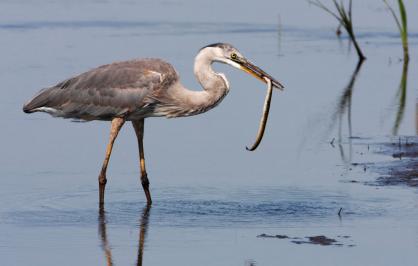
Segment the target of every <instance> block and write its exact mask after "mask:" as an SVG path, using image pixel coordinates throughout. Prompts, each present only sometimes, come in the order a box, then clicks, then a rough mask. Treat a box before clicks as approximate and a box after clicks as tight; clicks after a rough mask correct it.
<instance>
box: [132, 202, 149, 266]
mask: <svg viewBox="0 0 418 266" xmlns="http://www.w3.org/2000/svg"><path fill="white" fill-rule="evenodd" d="M150 209H151V205H150V204H147V206H145V208H144V209H143V211H142V217H141V221H140V224H139V226H140V228H139V243H138V259H137V262H136V265H137V266H142V260H143V258H144V245H145V238H146V236H147V230H148V218H149V212H150Z"/></svg>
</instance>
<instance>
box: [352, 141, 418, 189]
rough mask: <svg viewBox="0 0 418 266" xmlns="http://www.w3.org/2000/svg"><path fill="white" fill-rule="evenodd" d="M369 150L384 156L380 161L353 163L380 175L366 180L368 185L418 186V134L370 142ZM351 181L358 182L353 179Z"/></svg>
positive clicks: (365, 143) (353, 165)
mask: <svg viewBox="0 0 418 266" xmlns="http://www.w3.org/2000/svg"><path fill="white" fill-rule="evenodd" d="M360 145H363V146H366V145H367V150H368V152H370V153H372V154H375V155H381V156H383V157H382V158H383V159H382V160H379V161H364V162H355V163H351V166H352V167H357V168H359V167H361V168H362V169H363V170H364V172H366V171H367V170H368V171H371V172H373V173H376V174H377V175H378V176H377V178H376V179H375V180H372V181H366V182H364V183H365V184H367V185H375V186H392V185H406V186H410V187H418V138H417V137H416V136H408V137H396V138H395V137H394V138H391V139H387V140H385V141H382V142H380V141H379V142H376V143H368V142H363V143H361V144H360ZM350 182H358V181H357V180H351V181H350Z"/></svg>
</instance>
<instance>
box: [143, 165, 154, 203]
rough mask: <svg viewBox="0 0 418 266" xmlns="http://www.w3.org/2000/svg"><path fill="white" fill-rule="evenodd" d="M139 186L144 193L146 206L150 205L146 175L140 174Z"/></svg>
mask: <svg viewBox="0 0 418 266" xmlns="http://www.w3.org/2000/svg"><path fill="white" fill-rule="evenodd" d="M141 184H142V188H143V189H144V192H145V197H146V198H147V205H151V204H152V199H151V193H150V192H149V180H148V175H147V173H146V172H144V173H142V174H141Z"/></svg>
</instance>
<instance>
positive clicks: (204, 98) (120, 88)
mask: <svg viewBox="0 0 418 266" xmlns="http://www.w3.org/2000/svg"><path fill="white" fill-rule="evenodd" d="M213 62H221V63H225V64H228V65H231V66H233V67H235V68H238V69H241V70H244V71H245V72H247V73H250V74H251V75H253V76H255V77H256V78H258V79H260V80H261V81H263V82H269V83H271V85H272V86H273V87H276V88H278V89H282V88H283V86H282V85H281V84H280V83H279V82H278V81H277V80H275V79H274V78H273V77H271V76H270V75H268V74H267V73H266V72H264V71H263V70H261V69H260V68H258V67H257V66H255V65H253V64H252V63H251V62H249V61H248V60H247V59H246V58H245V57H244V56H242V54H241V53H240V52H239V51H238V50H237V49H235V48H234V47H233V46H232V45H230V44H226V43H215V44H211V45H208V46H205V47H203V48H202V49H201V50H200V51H199V53H198V54H197V56H196V58H195V63H194V74H195V76H196V78H197V80H198V81H199V82H200V84H201V85H202V87H203V89H204V90H202V91H191V90H188V89H187V88H185V87H184V86H183V85H182V84H181V83H180V78H179V76H178V74H177V73H176V71H175V70H174V68H173V67H172V66H171V65H170V64H168V63H166V62H164V61H163V60H160V59H137V60H130V61H124V62H115V63H112V64H109V65H104V66H100V67H98V68H95V69H92V70H90V71H87V72H85V73H83V74H80V75H78V76H75V77H73V78H70V79H67V80H64V81H63V82H60V83H58V84H57V85H55V86H53V87H50V88H46V89H43V90H41V91H40V92H39V93H38V94H37V95H36V96H35V97H34V98H33V99H31V100H30V101H29V102H28V103H26V104H25V105H24V106H23V111H24V112H25V113H33V112H46V113H49V114H51V115H53V116H56V117H63V118H73V119H80V120H86V121H89V120H105V121H111V130H110V140H109V144H108V145H107V149H106V155H105V159H104V162H103V166H102V169H101V171H100V174H99V202H100V204H101V205H102V204H103V202H104V191H105V186H106V182H107V179H106V169H107V165H108V163H109V158H110V154H111V152H112V147H113V143H114V141H115V139H116V137H117V135H118V132H119V130H120V129H121V128H122V126H123V124H124V123H125V121H131V122H132V125H133V128H134V129H135V133H136V136H137V138H138V147H139V158H140V169H141V183H142V187H143V189H144V192H145V195H146V198H147V202H148V204H151V202H152V201H151V194H150V192H149V181H148V177H147V172H146V170H145V159H144V146H143V136H144V119H145V118H147V117H158V116H165V117H168V118H173V117H184V116H191V115H196V114H200V113H203V112H206V111H208V110H210V109H212V108H213V107H215V106H216V105H218V104H219V103H220V102H221V100H222V99H223V98H224V97H225V95H226V94H227V93H228V92H229V82H228V80H227V79H226V77H225V75H224V74H222V73H217V72H215V71H214V70H213V69H212V67H211V65H212V63H213Z"/></svg>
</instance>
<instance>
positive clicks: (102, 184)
mask: <svg viewBox="0 0 418 266" xmlns="http://www.w3.org/2000/svg"><path fill="white" fill-rule="evenodd" d="M106 183H107V179H106V174H103V173H101V174H100V175H99V205H100V206H103V204H104V193H105V188H106Z"/></svg>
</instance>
